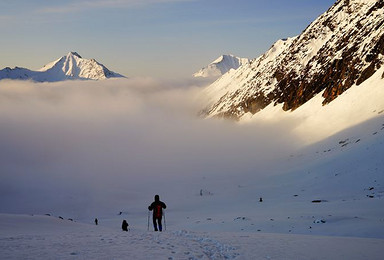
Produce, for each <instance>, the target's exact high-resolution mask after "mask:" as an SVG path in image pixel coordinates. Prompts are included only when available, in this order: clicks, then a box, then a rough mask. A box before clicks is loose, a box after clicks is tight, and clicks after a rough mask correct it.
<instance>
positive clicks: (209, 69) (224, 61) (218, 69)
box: [193, 55, 249, 78]
mask: <svg viewBox="0 0 384 260" xmlns="http://www.w3.org/2000/svg"><path fill="white" fill-rule="evenodd" d="M248 62H249V59H247V58H239V57H236V56H234V55H222V56H220V57H219V58H217V59H216V60H214V61H213V62H211V63H210V64H209V65H208V66H206V67H204V68H202V69H200V70H199V71H198V72H196V73H195V74H193V76H194V77H203V78H209V77H220V76H221V75H224V74H225V73H227V72H228V71H229V70H231V69H235V70H236V69H237V68H239V67H240V66H241V65H244V64H246V63H248Z"/></svg>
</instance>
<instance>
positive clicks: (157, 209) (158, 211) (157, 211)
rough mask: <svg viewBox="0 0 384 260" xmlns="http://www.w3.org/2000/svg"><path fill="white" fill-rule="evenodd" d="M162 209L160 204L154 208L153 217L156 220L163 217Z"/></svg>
mask: <svg viewBox="0 0 384 260" xmlns="http://www.w3.org/2000/svg"><path fill="white" fill-rule="evenodd" d="M162 208H163V207H162V206H161V204H158V205H156V206H155V212H154V215H155V217H156V218H161V216H162V215H163V214H162Z"/></svg>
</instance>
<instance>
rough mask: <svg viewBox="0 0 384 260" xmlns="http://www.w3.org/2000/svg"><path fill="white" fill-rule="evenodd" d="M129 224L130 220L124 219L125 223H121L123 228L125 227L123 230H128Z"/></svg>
mask: <svg viewBox="0 0 384 260" xmlns="http://www.w3.org/2000/svg"><path fill="white" fill-rule="evenodd" d="M128 226H129V225H128V222H127V221H126V220H125V219H124V220H123V224H121V228H122V229H123V231H128Z"/></svg>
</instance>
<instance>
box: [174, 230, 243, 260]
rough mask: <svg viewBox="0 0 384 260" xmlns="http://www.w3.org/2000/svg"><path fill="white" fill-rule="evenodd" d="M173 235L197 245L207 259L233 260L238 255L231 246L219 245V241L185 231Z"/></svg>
mask: <svg viewBox="0 0 384 260" xmlns="http://www.w3.org/2000/svg"><path fill="white" fill-rule="evenodd" d="M173 234H174V235H175V236H179V237H183V238H187V239H190V240H193V241H195V242H197V243H199V244H200V245H201V248H202V249H203V253H204V254H205V255H206V256H207V257H208V259H212V260H214V259H235V258H237V257H238V256H239V255H240V254H239V253H237V252H234V251H235V250H237V248H235V247H233V246H229V245H226V244H223V243H220V242H219V241H217V240H214V239H211V238H208V237H199V236H196V235H194V234H191V233H190V232H188V231H186V230H179V231H176V232H173Z"/></svg>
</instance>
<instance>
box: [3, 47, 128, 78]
mask: <svg viewBox="0 0 384 260" xmlns="http://www.w3.org/2000/svg"><path fill="white" fill-rule="evenodd" d="M119 77H124V76H122V75H120V74H118V73H115V72H112V71H110V70H109V69H107V68H106V67H105V66H104V65H103V64H101V63H99V62H97V61H96V60H95V59H90V60H88V59H83V58H82V57H81V56H80V55H79V54H78V53H77V52H69V53H68V54H67V55H66V56H63V57H61V58H59V59H57V60H56V61H53V62H51V63H48V64H47V65H45V66H44V67H42V68H41V69H39V70H37V71H33V70H29V69H25V68H18V67H16V68H14V69H11V68H8V67H7V68H5V69H3V70H0V79H5V78H9V79H21V80H29V79H30V80H33V81H38V82H55V81H63V80H100V79H107V78H119Z"/></svg>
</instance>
